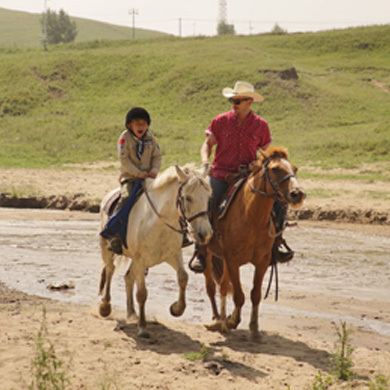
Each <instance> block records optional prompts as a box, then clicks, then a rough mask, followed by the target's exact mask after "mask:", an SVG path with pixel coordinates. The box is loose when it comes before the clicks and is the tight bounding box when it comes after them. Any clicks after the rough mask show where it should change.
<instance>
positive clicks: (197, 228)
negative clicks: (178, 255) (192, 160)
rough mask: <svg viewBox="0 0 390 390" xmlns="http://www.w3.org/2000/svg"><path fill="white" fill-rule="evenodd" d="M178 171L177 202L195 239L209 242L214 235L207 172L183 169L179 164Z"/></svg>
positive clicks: (198, 241) (201, 242)
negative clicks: (209, 206)
mask: <svg viewBox="0 0 390 390" xmlns="http://www.w3.org/2000/svg"><path fill="white" fill-rule="evenodd" d="M175 167H176V172H177V174H178V176H179V180H180V182H181V184H180V189H179V193H178V197H177V204H178V208H179V210H180V213H181V216H182V218H183V219H184V222H185V223H186V224H187V225H188V227H189V233H190V235H191V236H192V237H193V239H194V240H195V241H196V242H197V243H198V244H201V245H205V244H207V243H208V242H209V241H210V239H211V237H212V235H213V229H212V227H211V224H210V221H209V217H208V203H209V199H210V197H211V189H210V186H209V185H208V183H207V182H206V180H205V176H206V174H205V173H203V174H202V175H201V174H199V173H198V172H197V171H195V170H194V169H190V168H188V167H187V168H184V169H181V168H180V167H178V166H177V165H176V166H175Z"/></svg>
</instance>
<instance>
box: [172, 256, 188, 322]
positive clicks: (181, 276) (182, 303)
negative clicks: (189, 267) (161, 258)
mask: <svg viewBox="0 0 390 390" xmlns="http://www.w3.org/2000/svg"><path fill="white" fill-rule="evenodd" d="M170 264H171V266H172V267H173V268H174V269H175V270H176V274H177V283H178V285H179V299H178V300H177V301H176V302H174V303H172V305H171V307H170V312H171V314H172V315H173V316H175V317H179V316H181V315H182V314H183V313H184V310H185V308H186V288H187V283H188V274H187V272H186V271H185V269H184V266H183V257H182V254H181V251H180V252H179V253H178V255H177V256H176V259H175V261H173V262H171V263H170Z"/></svg>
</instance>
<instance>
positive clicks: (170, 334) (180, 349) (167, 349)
mask: <svg viewBox="0 0 390 390" xmlns="http://www.w3.org/2000/svg"><path fill="white" fill-rule="evenodd" d="M115 331H118V332H122V333H123V334H124V335H125V336H126V337H128V338H131V339H132V340H134V341H135V342H136V348H137V349H139V350H143V351H150V352H155V353H158V354H162V355H171V354H172V353H175V354H178V355H183V359H185V355H186V354H188V353H190V352H199V351H201V350H202V346H203V344H202V343H201V342H200V341H198V340H194V339H193V338H191V337H189V336H188V335H186V334H185V333H183V332H181V331H176V330H173V329H170V328H168V327H167V326H165V325H164V324H162V323H159V322H158V321H151V322H148V331H149V333H150V338H142V337H138V336H137V333H138V328H137V324H135V323H134V324H132V323H127V322H125V321H122V320H117V326H116V328H115ZM219 350H220V348H218V346H215V347H213V346H211V347H210V348H209V350H208V354H207V357H205V358H204V359H203V360H201V362H202V369H203V370H206V371H207V372H209V373H210V374H211V375H215V376H218V375H219V374H220V373H221V372H222V370H227V371H229V372H230V373H231V375H232V376H236V377H238V376H239V377H244V378H246V379H248V380H251V381H255V379H256V378H263V377H266V376H267V375H268V374H267V373H265V372H263V371H261V370H258V369H255V368H252V367H250V366H247V365H245V364H244V363H240V362H233V361H231V360H229V359H227V358H225V357H221V356H218V355H217V352H218V351H219ZM183 361H185V360H183ZM188 362H189V364H191V363H190V361H188ZM193 369H194V368H191V370H193Z"/></svg>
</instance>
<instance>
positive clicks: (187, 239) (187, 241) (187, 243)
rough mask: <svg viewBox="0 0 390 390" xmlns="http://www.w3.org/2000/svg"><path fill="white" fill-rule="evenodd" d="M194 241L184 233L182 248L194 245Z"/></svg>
mask: <svg viewBox="0 0 390 390" xmlns="http://www.w3.org/2000/svg"><path fill="white" fill-rule="evenodd" d="M192 244H193V242H192V241H191V240H190V239H189V238H188V236H187V234H185V233H184V234H183V241H182V243H181V247H182V248H186V247H187V246H190V245H192Z"/></svg>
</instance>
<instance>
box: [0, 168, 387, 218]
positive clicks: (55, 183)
mask: <svg viewBox="0 0 390 390" xmlns="http://www.w3.org/2000/svg"><path fill="white" fill-rule="evenodd" d="M302 169H304V168H302ZM338 173H340V172H338ZM0 178H1V185H0V207H15V208H42V209H45V208H46V209H60V210H79V211H81V210H82V211H89V212H94V213H96V212H98V211H99V204H100V200H101V199H102V198H103V197H104V195H105V194H106V193H107V192H108V191H110V190H111V189H113V188H115V187H117V186H118V182H117V172H116V169H115V167H114V165H113V164H108V165H107V164H90V165H87V166H85V165H84V166H83V167H82V168H80V167H74V166H73V167H72V168H71V169H62V170H49V169H48V170H42V169H39V170H35V169H0ZM300 183H301V185H302V187H303V188H304V189H305V190H306V191H307V193H308V197H307V199H306V201H305V203H304V205H303V207H301V208H300V209H298V210H290V214H289V218H290V219H296V220H312V221H333V222H347V223H364V224H375V225H390V198H389V196H390V189H389V182H387V181H383V182H380V181H378V182H374V181H361V180H358V181H353V180H348V181H345V180H314V179H307V180H300Z"/></svg>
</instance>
